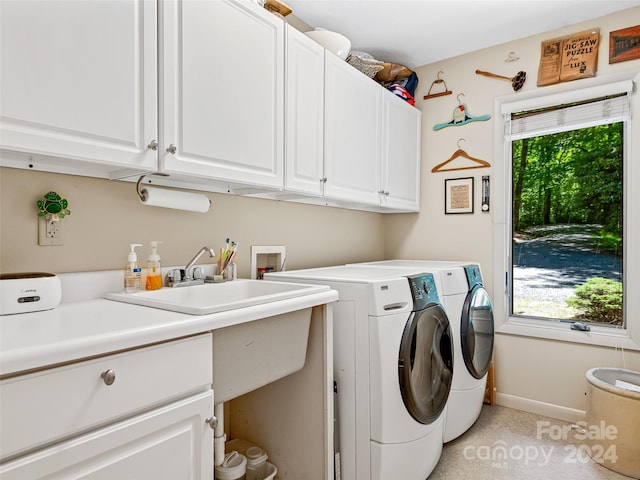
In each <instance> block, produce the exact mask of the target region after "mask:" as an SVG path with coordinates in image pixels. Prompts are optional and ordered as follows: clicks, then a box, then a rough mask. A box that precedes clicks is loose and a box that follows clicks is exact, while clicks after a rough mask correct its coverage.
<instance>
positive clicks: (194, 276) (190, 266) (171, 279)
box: [167, 246, 216, 287]
mask: <svg viewBox="0 0 640 480" xmlns="http://www.w3.org/2000/svg"><path fill="white" fill-rule="evenodd" d="M205 252H208V253H209V257H211V258H213V257H215V256H216V252H215V251H214V250H213V248H211V247H207V246H204V247H202V248H201V249H200V250H198V253H196V254H195V255H194V256H193V258H192V259H191V260H189V262H188V263H187V265H186V266H185V267H184V268H176V269H174V270H172V271H171V272H169V273H168V274H167V285H168V286H170V287H186V286H187V285H201V284H203V283H204V272H203V271H202V268H200V267H194V265H195V264H196V262H197V261H198V259H199V258H200V257H201V256H202V254H203V253H205Z"/></svg>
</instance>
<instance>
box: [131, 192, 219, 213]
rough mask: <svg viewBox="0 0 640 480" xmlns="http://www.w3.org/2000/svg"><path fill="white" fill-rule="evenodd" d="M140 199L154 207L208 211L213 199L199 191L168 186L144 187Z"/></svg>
mask: <svg viewBox="0 0 640 480" xmlns="http://www.w3.org/2000/svg"><path fill="white" fill-rule="evenodd" d="M140 201H141V202H142V203H143V204H145V205H151V206H153V207H164V208H175V209H177V210H188V211H190V212H201V213H204V212H208V211H209V207H210V206H211V200H209V197H207V196H206V195H202V194H199V193H189V192H180V191H176V190H168V189H166V188H155V187H143V188H142V189H141V190H140Z"/></svg>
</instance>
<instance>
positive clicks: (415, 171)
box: [381, 91, 421, 212]
mask: <svg viewBox="0 0 640 480" xmlns="http://www.w3.org/2000/svg"><path fill="white" fill-rule="evenodd" d="M382 111H383V114H382V118H383V119H384V120H383V128H382V132H383V148H382V152H383V163H382V167H383V170H382V172H383V173H382V178H383V183H382V189H381V190H382V192H383V193H382V205H383V206H385V207H388V208H393V209H399V210H403V211H415V212H417V211H418V210H419V209H420V135H421V132H420V128H421V127H420V125H421V112H420V110H418V109H417V108H415V107H412V106H411V105H409V104H408V103H406V102H405V101H403V100H402V99H400V98H397V97H396V96H395V95H393V94H392V93H391V92H387V91H384V92H383V102H382Z"/></svg>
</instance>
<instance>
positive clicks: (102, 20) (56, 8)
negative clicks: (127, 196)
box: [0, 0, 157, 176]
mask: <svg viewBox="0 0 640 480" xmlns="http://www.w3.org/2000/svg"><path fill="white" fill-rule="evenodd" d="M156 7H157V4H156V2H155V0H152V1H149V0H147V1H136V2H133V1H91V2H79V1H75V0H70V1H55V2H53V1H50V0H43V1H36V0H29V1H7V2H4V1H3V2H2V5H1V15H0V19H1V20H0V21H1V27H0V30H1V32H2V38H1V42H0V43H1V53H0V62H1V68H0V71H1V84H2V89H0V95H1V96H0V128H1V129H2V136H1V139H0V142H1V147H2V149H3V150H4V152H3V153H2V157H3V158H2V165H9V166H17V167H23V168H26V165H24V163H25V161H24V158H29V157H28V156H23V157H20V156H15V155H12V154H13V153H15V152H23V153H28V154H30V155H31V154H39V155H44V156H47V155H51V156H54V157H58V158H59V160H55V159H54V160H53V161H51V160H50V164H48V165H39V161H38V160H37V159H36V160H33V159H29V160H28V161H29V162H30V163H35V164H36V165H34V166H35V168H36V169H42V170H52V171H62V172H74V171H76V170H77V169H78V170H83V169H85V168H89V164H88V162H93V165H92V166H91V167H90V168H91V169H93V173H94V174H95V175H96V176H109V175H111V174H113V173H114V172H117V171H118V170H120V169H124V168H126V169H134V170H142V171H148V170H155V166H156V161H157V160H156V159H157V156H156V153H155V152H153V151H152V150H151V149H149V148H147V145H148V144H149V143H150V142H151V141H152V140H154V139H155V138H156V129H157V127H156V120H157V110H156V109H157V80H156V78H157V76H156V72H157V69H156V67H157V65H156V50H157V48H156V41H155V39H156V29H157V27H156ZM21 158H22V160H21ZM14 162H15V163H14ZM38 167H40V168H38Z"/></svg>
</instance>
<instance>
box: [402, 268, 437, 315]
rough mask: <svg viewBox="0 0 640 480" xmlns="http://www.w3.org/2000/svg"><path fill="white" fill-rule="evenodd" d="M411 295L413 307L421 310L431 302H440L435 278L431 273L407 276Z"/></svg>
mask: <svg viewBox="0 0 640 480" xmlns="http://www.w3.org/2000/svg"><path fill="white" fill-rule="evenodd" d="M408 279H409V286H410V287H411V296H412V297H413V309H414V310H422V309H424V308H425V307H426V306H427V305H429V304H432V303H440V298H439V297H438V290H437V288H436V280H435V278H434V277H433V274H432V273H423V274H421V275H415V276H411V277H408Z"/></svg>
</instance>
